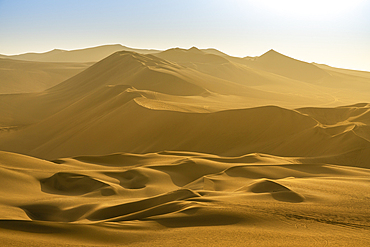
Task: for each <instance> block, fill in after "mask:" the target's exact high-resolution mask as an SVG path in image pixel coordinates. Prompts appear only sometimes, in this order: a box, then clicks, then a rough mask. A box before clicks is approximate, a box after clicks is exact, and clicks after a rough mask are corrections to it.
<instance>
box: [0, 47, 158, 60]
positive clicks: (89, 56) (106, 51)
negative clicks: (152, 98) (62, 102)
mask: <svg viewBox="0 0 370 247" xmlns="http://www.w3.org/2000/svg"><path fill="white" fill-rule="evenodd" d="M117 51H132V52H138V53H143V54H150V53H155V52H158V50H149V49H135V48H129V47H126V46H123V45H120V44H116V45H102V46H96V47H91V48H85V49H78V50H70V51H68V50H61V49H54V50H52V51H49V52H44V53H25V54H19V55H13V56H5V57H6V58H11V59H17V60H25V61H38V62H77V63H86V62H97V61H99V60H102V59H103V58H105V57H107V56H109V55H111V54H113V53H115V52H117Z"/></svg>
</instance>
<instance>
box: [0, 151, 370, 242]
mask: <svg viewBox="0 0 370 247" xmlns="http://www.w3.org/2000/svg"><path fill="white" fill-rule="evenodd" d="M0 157H1V160H0V165H1V173H0V174H1V180H0V181H1V182H0V183H1V187H2V188H3V189H2V191H1V194H2V195H1V204H0V208H1V209H0V210H1V221H0V229H1V231H0V236H1V238H2V239H3V241H4V242H3V243H4V244H10V243H13V244H25V243H29V245H30V246H36V245H43V244H45V242H49V241H50V242H49V244H50V245H73V244H76V245H79V244H87V245H89V244H92V245H105V244H112V245H115V244H117V245H118V244H124V245H127V244H133V245H154V244H157V245H164V246H168V245H179V246H185V245H201V244H208V245H219V246H221V245H225V244H228V243H230V244H233V245H241V246H242V245H244V244H245V243H246V242H247V243H249V244H252V245H270V244H271V243H275V244H283V243H286V241H290V244H292V245H294V244H298V245H306V246H309V245H325V244H327V243H330V244H332V245H337V246H338V245H339V246H348V245H351V244H353V245H354V244H355V243H356V244H359V245H366V243H369V240H370V239H369V236H368V231H369V229H370V217H369V213H370V212H369V208H368V207H366V205H368V204H369V203H370V193H369V190H368V186H369V182H370V179H369V177H370V172H369V171H368V169H364V168H355V167H348V166H340V165H334V164H328V163H315V162H313V161H312V160H310V161H308V160H305V159H304V158H301V157H291V158H288V157H277V156H271V155H266V154H258V153H254V154H247V155H243V156H238V157H222V156H217V155H210V154H202V153H194V152H193V153H190V152H169V151H165V152H159V153H148V154H143V155H139V154H128V153H116V154H111V155H106V156H80V157H74V158H63V159H57V160H53V161H45V160H40V159H35V158H31V157H28V156H23V155H18V154H13V153H6V152H2V153H1V155H0ZM15 235H16V236H17V238H14V237H13V236H15ZM205 239H207V242H202V241H205Z"/></svg>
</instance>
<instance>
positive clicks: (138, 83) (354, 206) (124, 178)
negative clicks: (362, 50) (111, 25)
mask: <svg viewBox="0 0 370 247" xmlns="http://www.w3.org/2000/svg"><path fill="white" fill-rule="evenodd" d="M116 49H119V50H122V49H126V51H118V52H116V53H114V54H112V55H109V54H110V53H111V52H113V51H115V50H116ZM127 49H128V48H127V47H122V46H107V47H96V48H90V49H86V50H77V51H58V50H57V51H52V52H50V53H47V54H24V55H20V56H19V57H18V59H22V60H27V59H29V60H37V61H44V62H29V61H28V62H25V61H15V60H13V59H15V58H17V57H12V58H11V59H10V58H6V59H2V61H3V62H4V66H5V67H6V66H8V67H9V66H10V67H11V66H12V65H11V64H18V65H19V64H20V63H21V64H26V65H27V66H26V67H27V68H29V65H34V64H37V65H38V66H41V67H42V66H46V67H48V66H52V67H53V66H59V65H60V64H59V63H54V62H61V61H65V60H68V59H72V60H73V61H75V62H81V61H90V60H91V59H96V58H98V57H100V56H103V55H104V54H106V53H108V54H106V55H107V56H108V55H109V56H108V57H106V58H105V59H103V60H101V61H99V62H97V63H95V64H94V65H92V66H90V67H88V68H86V69H85V70H83V71H81V72H80V73H78V74H77V75H75V76H73V77H70V78H68V79H66V80H65V81H63V82H61V83H56V85H54V86H51V87H48V88H47V89H46V90H44V91H42V92H31V91H27V90H29V89H25V90H26V91H27V92H28V93H18V94H0V150H1V151H0V188H1V189H0V245H1V246H369V245H370V237H369V236H370V207H369V205H370V189H369V188H370V170H369V168H370V163H369V160H370V134H369V133H370V127H369V126H370V104H369V103H367V102H368V99H369V97H370V93H369V92H370V90H368V89H370V76H369V73H368V72H361V71H349V70H344V69H336V68H332V67H329V66H326V65H318V64H310V63H306V62H302V61H299V60H296V59H293V58H290V57H287V56H284V55H282V54H280V53H278V52H276V51H273V50H271V51H268V52H267V53H265V54H263V55H262V56H259V57H255V58H250V57H246V58H236V57H231V56H228V55H226V54H224V53H221V52H219V51H217V50H214V49H205V50H199V49H197V48H195V47H193V48H191V49H189V50H185V49H179V48H176V49H170V50H167V51H163V52H160V51H153V50H135V51H136V52H133V51H131V50H132V49H131V50H129V51H127ZM137 52H141V53H137ZM148 53H151V54H148ZM84 54H85V55H84ZM83 56H86V57H83ZM58 59H60V61H59V60H58ZM50 61H53V62H50ZM68 61H69V60H68ZM63 64H64V65H65V63H63ZM74 64H75V65H76V66H80V65H81V66H83V65H82V63H74ZM31 67H32V66H31ZM13 72H14V71H13ZM13 72H9V75H11V76H12V77H11V78H17V76H19V75H17V73H15V72H14V73H13ZM63 73H64V72H63ZM63 73H62V74H63ZM66 75H67V74H63V76H66ZM9 78H10V77H9ZM0 79H1V78H0ZM18 83H19V85H22V83H25V84H23V85H28V86H29V85H32V84H33V83H32V82H27V81H26V77H24V78H23V79H22V80H19V81H18ZM0 93H1V92H0Z"/></svg>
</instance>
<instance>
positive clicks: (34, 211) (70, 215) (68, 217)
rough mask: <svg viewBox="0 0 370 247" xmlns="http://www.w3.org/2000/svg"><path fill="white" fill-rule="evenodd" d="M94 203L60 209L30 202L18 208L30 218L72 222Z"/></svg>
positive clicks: (91, 207) (87, 210)
mask: <svg viewBox="0 0 370 247" xmlns="http://www.w3.org/2000/svg"><path fill="white" fill-rule="evenodd" d="M94 207H95V205H89V204H87V205H81V206H77V207H73V208H69V209H61V208H59V207H57V206H54V205H47V204H31V205H24V206H21V207H20V208H21V209H23V210H24V212H25V213H26V214H27V215H28V217H30V218H31V219H32V220H40V221H54V222H73V221H76V220H78V219H80V218H81V217H82V216H83V215H85V214H86V213H87V212H89V211H90V210H92V209H93V208H94Z"/></svg>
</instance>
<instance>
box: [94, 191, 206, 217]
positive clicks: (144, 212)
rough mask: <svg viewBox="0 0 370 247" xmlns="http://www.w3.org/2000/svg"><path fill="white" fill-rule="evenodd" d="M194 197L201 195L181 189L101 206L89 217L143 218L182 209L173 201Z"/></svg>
mask: <svg viewBox="0 0 370 247" xmlns="http://www.w3.org/2000/svg"><path fill="white" fill-rule="evenodd" d="M192 197H200V195H199V194H197V193H195V192H193V191H191V190H188V189H180V190H177V191H172V192H169V193H166V194H162V195H159V196H155V197H151V198H148V199H144V200H139V201H135V202H129V203H124V204H119V205H115V206H110V207H105V208H101V209H99V210H96V211H95V212H93V213H91V214H90V215H88V216H87V219H89V220H91V221H101V220H111V221H119V220H134V219H142V218H145V217H149V216H153V215H158V214H164V213H169V212H173V211H176V210H181V209H182V208H183V206H181V205H179V204H178V203H174V204H171V203H173V202H176V201H181V200H185V199H188V198H192Z"/></svg>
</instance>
